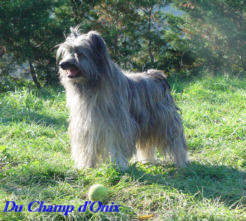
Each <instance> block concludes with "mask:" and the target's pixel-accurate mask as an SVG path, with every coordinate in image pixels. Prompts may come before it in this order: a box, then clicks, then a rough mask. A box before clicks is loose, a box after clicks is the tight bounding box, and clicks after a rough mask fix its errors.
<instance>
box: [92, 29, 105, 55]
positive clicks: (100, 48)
mask: <svg viewBox="0 0 246 221" xmlns="http://www.w3.org/2000/svg"><path fill="white" fill-rule="evenodd" d="M88 38H89V40H90V42H91V47H92V49H93V51H94V53H97V54H98V55H102V54H103V53H105V52H106V50H107V47H106V44H105V42H104V40H103V38H102V37H101V35H100V34H99V33H98V32H96V31H90V32H89V33H88Z"/></svg>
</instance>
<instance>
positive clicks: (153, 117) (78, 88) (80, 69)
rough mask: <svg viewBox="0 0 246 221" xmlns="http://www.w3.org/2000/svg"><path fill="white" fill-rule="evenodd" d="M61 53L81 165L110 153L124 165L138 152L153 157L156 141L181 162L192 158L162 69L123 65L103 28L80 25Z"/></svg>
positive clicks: (74, 152) (73, 143) (63, 80)
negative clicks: (139, 69) (82, 28)
mask: <svg viewBox="0 0 246 221" xmlns="http://www.w3.org/2000/svg"><path fill="white" fill-rule="evenodd" d="M57 59H58V60H59V65H60V68H59V73H60V79H61V83H62V84H63V86H64V87H65V90H66V101H67V107H68V108H69V111H70V117H69V134H70V139H71V152H72V158H73V159H74V161H75V165H76V167H77V168H83V167H94V166H96V165H97V164H98V163H100V162H102V161H105V160H107V159H111V161H112V162H114V163H116V164H117V165H118V166H119V167H121V168H126V166H127V162H128V160H129V159H131V158H133V157H134V158H135V159H136V160H138V161H142V162H153V161H154V160H155V149H156V147H157V148H158V150H159V151H160V152H161V153H169V154H170V155H171V156H172V157H173V159H174V160H175V162H176V163H177V165H178V166H184V165H185V164H186V163H187V162H188V156H187V155H188V154H187V146H186V141H185V137H184V133H183V126H182V120H181V117H180V115H179V113H178V111H177V107H176V105H175V103H174V101H173V98H172V96H171V94H170V90H169V84H168V82H167V80H166V78H165V76H164V74H163V73H162V71H158V70H148V71H147V72H143V73H131V72H125V71H122V70H121V69H120V68H119V67H118V66H117V65H116V64H115V63H114V62H113V61H112V60H111V59H110V57H109V54H108V50H107V47H106V44H105V42H104V40H103V39H102V37H101V36H100V34H98V33H97V32H95V31H90V32H89V33H87V34H81V33H80V31H79V29H78V28H75V29H71V34H70V35H69V36H68V37H67V38H66V41H65V42H64V43H62V44H60V45H59V48H58V50H57Z"/></svg>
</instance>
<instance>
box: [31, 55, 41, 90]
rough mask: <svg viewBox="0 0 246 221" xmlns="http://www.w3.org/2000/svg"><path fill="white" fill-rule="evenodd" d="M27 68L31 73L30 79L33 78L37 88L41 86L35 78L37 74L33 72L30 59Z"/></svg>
mask: <svg viewBox="0 0 246 221" xmlns="http://www.w3.org/2000/svg"><path fill="white" fill-rule="evenodd" d="M29 70H30V73H31V76H32V80H33V82H34V84H35V85H36V87H37V88H41V85H40V83H39V82H38V79H37V76H36V73H35V70H34V67H33V64H32V61H31V60H29Z"/></svg>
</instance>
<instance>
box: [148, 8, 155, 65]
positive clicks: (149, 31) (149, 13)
mask: <svg viewBox="0 0 246 221" xmlns="http://www.w3.org/2000/svg"><path fill="white" fill-rule="evenodd" d="M151 15H152V8H151V9H149V11H148V40H149V43H148V51H149V57H150V61H151V64H152V65H153V64H154V56H153V54H152V48H151V43H152V42H151Z"/></svg>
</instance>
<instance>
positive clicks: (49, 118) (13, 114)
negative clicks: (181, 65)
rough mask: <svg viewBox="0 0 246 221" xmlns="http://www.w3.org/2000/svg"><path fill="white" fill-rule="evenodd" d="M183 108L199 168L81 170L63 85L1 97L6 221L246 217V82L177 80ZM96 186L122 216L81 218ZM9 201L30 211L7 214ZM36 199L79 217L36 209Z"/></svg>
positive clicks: (0, 179) (1, 193)
mask: <svg viewBox="0 0 246 221" xmlns="http://www.w3.org/2000/svg"><path fill="white" fill-rule="evenodd" d="M171 85H172V90H173V95H174V97H175V100H176V101H177V104H178V106H179V107H180V109H181V110H182V116H183V120H184V127H185V133H186V137H187V142H188V146H189V152H190V158H191V165H190V166H189V167H188V168H185V169H177V168H175V167H174V165H173V164H172V162H170V161H168V160H165V162H164V163H163V165H141V164H135V165H132V166H130V167H129V169H128V170H127V171H126V172H120V171H117V170H116V169H114V168H113V167H112V166H111V165H102V166H101V167H100V168H98V169H88V170H81V171H77V170H76V169H74V168H73V162H72V160H71V159H70V149H69V138H68V135H67V124H68V123H67V117H68V111H67V110H66V107H65V94H64V90H63V88H51V87H49V88H43V89H41V90H40V91H38V90H34V89H32V90H28V89H27V88H26V89H19V90H16V91H15V92H7V93H2V94H0V220H27V219H40V220H42V219H43V220H49V219H51V218H53V220H64V219H67V220H88V219H91V220H134V219H135V220H138V219H139V217H140V216H142V215H153V217H152V218H149V220H246V209H245V206H246V198H245V197H246V194H245V192H246V170H245V168H246V136H245V134H246V78H241V79H238V78H236V77H227V78H226V77H204V78H203V79H201V78H195V79H193V80H190V81H188V80H182V79H180V80H177V79H176V80H171ZM94 183H102V184H104V185H105V186H107V187H108V188H109V189H110V191H111V195H110V202H112V201H113V202H115V204H120V205H122V207H121V209H120V212H119V213H102V212H98V213H93V212H90V211H87V212H85V213H79V212H78V211H77V208H78V207H79V206H80V205H82V204H84V202H85V201H86V200H88V197H87V192H88V189H89V187H90V186H91V185H92V184H94ZM7 201H15V202H16V204H18V205H21V204H22V205H24V208H23V211H22V212H8V213H7V212H2V211H3V209H4V207H5V204H6V202H7ZM32 201H44V202H45V204H46V205H47V204H49V205H55V204H59V205H74V206H75V210H74V212H71V213H69V214H68V215H67V216H66V217H65V218H64V215H63V214H64V213H61V212H60V213H48V212H45V213H38V212H29V211H28V210H27V206H28V204H29V203H30V202H32Z"/></svg>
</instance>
